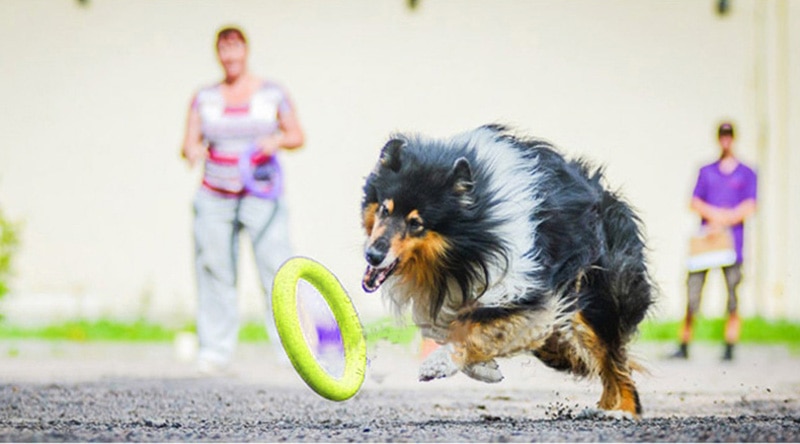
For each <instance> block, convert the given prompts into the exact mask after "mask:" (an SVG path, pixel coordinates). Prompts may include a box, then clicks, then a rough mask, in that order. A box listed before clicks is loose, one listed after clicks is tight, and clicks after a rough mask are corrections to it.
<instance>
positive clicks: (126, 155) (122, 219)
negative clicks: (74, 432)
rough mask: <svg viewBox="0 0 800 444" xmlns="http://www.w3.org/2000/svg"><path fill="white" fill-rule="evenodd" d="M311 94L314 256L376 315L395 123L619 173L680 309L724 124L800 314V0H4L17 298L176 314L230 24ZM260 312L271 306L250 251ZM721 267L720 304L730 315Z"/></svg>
mask: <svg viewBox="0 0 800 444" xmlns="http://www.w3.org/2000/svg"><path fill="white" fill-rule="evenodd" d="M225 24H237V25H240V26H242V27H243V28H244V30H245V31H246V32H247V33H248V36H249V40H250V67H251V69H252V71H254V72H255V73H256V74H257V75H261V76H264V77H266V78H268V79H272V80H276V81H278V82H279V83H281V84H283V85H284V86H285V87H286V88H287V89H288V91H289V92H290V94H291V95H292V96H293V99H294V101H295V104H296V106H297V110H298V114H299V118H300V120H301V123H302V125H303V127H304V129H305V131H306V135H307V144H306V146H305V148H304V149H303V150H301V151H298V152H292V153H286V154H285V155H284V156H283V161H284V165H285V169H286V170H287V182H288V183H287V187H286V192H287V196H288V200H289V205H290V211H291V215H290V217H291V223H292V242H293V245H294V247H295V251H296V253H297V254H300V255H304V256H309V257H312V258H315V259H316V260H318V261H320V262H322V263H323V264H325V265H326V266H327V267H328V268H330V269H331V270H332V271H333V272H334V273H336V274H337V276H338V277H339V279H340V280H341V281H342V283H343V284H344V285H345V287H346V288H347V290H348V291H349V293H350V295H351V296H352V298H353V300H354V302H355V304H356V306H357V308H358V310H359V312H360V313H361V315H362V318H364V319H365V320H366V321H369V320H373V319H380V318H383V317H386V316H388V315H389V314H390V313H389V310H388V309H387V308H386V307H385V306H384V304H383V302H382V301H381V299H380V297H379V296H378V295H374V294H373V295H367V294H365V293H363V291H362V290H361V287H360V280H361V276H362V273H363V270H364V261H363V259H362V252H361V248H362V242H363V237H362V232H361V226H360V216H359V208H360V207H359V204H360V199H361V186H362V184H363V180H364V178H365V176H366V175H367V174H368V172H369V171H370V169H371V168H372V166H373V164H374V162H375V161H376V159H377V155H378V152H379V149H380V148H381V146H382V145H383V143H384V142H385V141H386V140H387V137H388V136H389V134H390V133H392V132H394V131H411V132H422V133H426V134H430V135H433V136H442V137H444V136H449V135H451V134H454V133H457V132H461V131H464V130H468V129H471V128H473V127H476V126H479V125H482V124H485V123H490V122H502V123H507V124H511V125H514V126H516V127H518V128H519V129H520V130H521V131H523V132H526V133H530V134H533V135H537V136H540V137H543V138H545V139H548V140H550V141H552V142H553V143H555V144H556V145H557V146H559V147H560V148H561V149H562V151H563V152H564V153H565V154H567V155H570V156H576V155H581V156H586V157H587V158H589V159H591V160H593V161H594V162H595V163H597V164H602V165H605V166H606V169H607V178H608V181H609V183H610V185H611V187H612V188H615V189H619V190H620V191H621V192H622V193H623V194H624V195H625V196H626V197H627V199H628V200H629V201H630V202H631V203H632V204H633V206H634V207H636V208H637V209H638V210H639V212H640V214H641V216H642V219H643V220H644V224H645V228H646V234H647V236H648V239H649V246H650V253H649V259H650V263H651V266H652V271H653V275H654V277H655V279H656V280H657V283H658V284H659V286H660V288H661V297H660V300H659V303H658V305H657V307H656V309H655V311H654V313H653V314H654V317H656V318H659V319H677V318H679V317H681V316H682V314H683V309H684V306H685V303H686V302H685V298H686V295H685V273H686V269H685V260H686V256H687V251H688V237H689V235H690V234H691V233H692V232H693V231H694V230H695V229H696V227H697V225H698V220H697V217H696V216H694V215H693V214H692V213H690V212H689V200H690V196H691V192H692V187H693V185H694V180H695V179H696V174H697V170H698V168H699V167H700V166H701V165H703V164H706V163H710V162H712V161H714V160H715V159H716V157H717V156H718V150H719V148H718V145H717V141H716V128H717V125H718V124H719V122H720V121H721V120H723V119H729V120H731V121H733V122H734V124H735V125H736V129H737V145H736V146H737V148H736V151H737V153H738V155H739V156H740V158H741V159H743V160H744V161H745V162H747V163H749V164H750V165H754V166H755V167H756V168H757V171H758V173H759V180H760V183H759V210H758V213H757V215H756V217H755V218H754V219H753V220H752V221H751V223H749V224H748V226H747V238H748V243H747V245H746V254H747V262H746V263H745V273H746V274H745V278H744V281H743V284H742V287H741V290H740V306H741V311H742V313H743V314H744V315H745V316H763V317H767V318H788V319H795V320H797V319H800V301H799V300H798V294H797V291H796V290H793V289H796V288H798V286H799V285H800V276H798V273H797V272H796V271H795V270H797V269H798V268H799V267H800V236H799V235H798V230H796V229H792V225H791V223H790V221H791V220H798V218H800V193H798V191H797V190H798V189H800V183H799V181H800V175H795V174H792V171H797V170H800V150H798V149H797V145H798V143H800V3H797V2H790V1H788V0H747V1H745V0H727V1H726V0H721V1H720V0H670V1H656V0H608V1H603V2H598V1H594V0H493V1H485V0H484V1H481V0H417V1H411V2H409V1H406V0H380V1H375V0H338V1H326V0H296V1H279V0H249V1H248V0H240V1H235V2H231V1H226V0H171V1H147V2H143V1H133V0H83V1H78V0H3V1H2V2H0V57H1V58H0V60H2V68H0V98H2V99H0V100H1V106H0V136H1V137H2V143H1V144H0V211H2V216H3V218H4V219H5V220H6V221H7V222H8V223H11V224H12V225H13V226H14V227H15V228H16V233H17V238H18V248H17V249H16V250H15V253H14V256H13V261H12V274H10V275H9V276H8V277H7V278H6V282H5V284H6V285H7V287H8V292H7V294H6V295H5V297H4V298H3V299H2V300H0V313H2V314H3V315H4V316H5V319H6V321H8V322H13V323H17V324H45V323H50V322H59V321H62V320H66V319H76V318H86V319H94V318H110V319H120V320H126V319H141V318H144V319H148V320H151V321H152V322H161V323H167V324H172V325H180V324H184V323H187V322H191V321H192V320H193V316H194V308H195V284H194V276H193V268H192V254H193V250H192V249H193V245H192V235H191V216H192V215H191V200H192V197H193V194H194V192H195V190H196V189H197V187H198V185H199V180H200V171H199V169H196V170H193V171H192V170H190V169H189V168H188V167H187V166H186V165H185V163H184V161H183V160H182V159H181V158H180V156H179V151H180V146H181V143H182V136H183V131H184V125H185V119H186V113H187V110H188V106H189V102H190V100H191V97H192V95H193V94H194V92H195V91H196V90H197V89H198V88H199V87H201V86H204V85H208V84H211V83H214V82H216V81H218V80H219V79H220V78H221V76H222V72H221V70H220V68H219V66H218V64H217V61H216V59H215V53H214V37H215V32H216V31H217V29H219V28H220V27H221V26H222V25H225ZM240 267H241V270H240V287H241V291H242V294H241V296H242V297H241V299H240V301H239V304H240V307H241V309H242V314H243V317H244V318H245V319H254V320H259V319H263V317H264V310H265V303H264V301H263V299H262V297H261V294H260V290H259V288H258V284H257V278H256V274H255V270H254V265H253V261H252V257H251V253H250V250H249V244H248V243H247V242H244V243H243V248H242V258H241V261H240ZM722 281H723V280H722V278H721V275H719V274H717V273H714V274H712V277H711V278H710V279H709V282H708V284H707V287H706V291H705V292H704V300H703V305H702V312H703V313H706V314H708V315H711V316H722V315H723V313H724V303H725V298H724V297H723V294H724V293H723V291H724V284H723V282H722Z"/></svg>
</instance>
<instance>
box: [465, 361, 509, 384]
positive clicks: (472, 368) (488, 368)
mask: <svg viewBox="0 0 800 444" xmlns="http://www.w3.org/2000/svg"><path fill="white" fill-rule="evenodd" d="M461 371H462V372H464V374H465V375H467V376H469V377H470V378H472V379H477V380H478V381H483V382H488V383H495V382H500V381H502V380H503V373H502V372H501V371H500V366H499V365H498V364H497V361H495V360H494V359H492V360H491V361H486V362H476V363H475V364H470V365H468V366H466V367H464V368H462V369H461Z"/></svg>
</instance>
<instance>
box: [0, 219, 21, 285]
mask: <svg viewBox="0 0 800 444" xmlns="http://www.w3.org/2000/svg"><path fill="white" fill-rule="evenodd" d="M18 247H19V225H18V224H16V223H14V222H11V221H9V220H8V219H6V217H5V215H4V214H3V210H2V208H0V299H2V298H3V296H5V295H6V293H8V288H9V279H10V277H11V274H12V264H13V258H14V255H15V254H16V252H17V248H18Z"/></svg>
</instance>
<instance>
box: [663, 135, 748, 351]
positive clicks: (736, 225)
mask: <svg viewBox="0 0 800 444" xmlns="http://www.w3.org/2000/svg"><path fill="white" fill-rule="evenodd" d="M718 136H719V138H718V140H719V146H720V149H721V155H720V157H719V160H717V161H716V162H714V163H712V164H710V165H706V166H704V167H702V168H701V169H700V173H699V175H698V177H697V183H696V185H695V187H694V192H693V194H692V202H691V209H692V211H693V212H695V213H697V214H698V215H699V216H700V218H701V219H702V226H703V228H704V229H705V230H706V231H718V230H730V231H731V234H732V235H733V241H734V248H735V250H736V261H735V262H734V263H733V264H732V265H729V266H724V267H722V271H723V274H724V275H725V284H726V286H727V289H728V319H727V322H726V325H725V353H724V355H723V360H732V359H733V348H734V345H735V344H736V343H737V342H738V340H739V332H740V320H739V316H738V314H737V303H738V296H737V294H736V288H737V286H738V285H739V282H740V281H741V279H742V259H743V257H742V247H743V244H744V221H745V219H747V218H748V217H750V216H751V215H752V214H753V213H755V211H756V187H757V178H756V173H755V171H753V170H752V169H751V168H750V167H748V166H747V165H745V164H744V163H742V162H741V161H740V160H739V159H737V158H736V155H735V154H734V152H733V145H734V129H733V125H732V124H730V123H727V122H726V123H722V124H721V125H720V126H719V130H718ZM707 273H708V270H697V271H691V272H689V276H688V279H687V296H688V303H687V306H686V317H685V318H684V322H683V328H682V330H681V338H680V341H681V342H680V347H679V349H678V351H677V352H675V354H674V355H673V357H675V358H682V359H687V358H688V357H689V350H688V348H689V341H690V340H691V336H692V323H693V320H694V315H695V313H696V312H697V309H698V308H699V307H700V297H701V295H702V291H703V284H704V283H705V280H706V274H707Z"/></svg>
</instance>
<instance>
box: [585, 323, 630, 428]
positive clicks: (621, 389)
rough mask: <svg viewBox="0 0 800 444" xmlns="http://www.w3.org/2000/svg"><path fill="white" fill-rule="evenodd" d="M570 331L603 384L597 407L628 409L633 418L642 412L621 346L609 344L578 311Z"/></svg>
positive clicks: (626, 410) (612, 409) (618, 409)
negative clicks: (591, 362) (586, 353)
mask: <svg viewBox="0 0 800 444" xmlns="http://www.w3.org/2000/svg"><path fill="white" fill-rule="evenodd" d="M572 327H573V332H574V334H575V337H576V339H577V341H578V343H579V344H577V345H578V347H582V348H583V349H584V351H586V352H588V354H589V355H590V356H589V357H587V358H589V359H591V360H592V361H593V364H594V366H595V369H594V370H595V372H596V373H597V374H598V375H599V376H600V379H601V381H602V383H603V394H602V395H601V396H600V401H599V402H598V403H597V406H598V407H599V408H601V409H603V410H607V411H622V412H627V413H628V414H630V415H631V416H632V417H634V418H638V417H639V415H641V413H642V406H641V404H640V403H639V393H638V392H637V391H636V386H635V385H634V383H633V378H632V377H631V370H630V366H629V364H628V360H627V355H626V353H625V350H624V348H622V347H609V346H608V345H607V344H606V343H605V342H604V341H603V340H602V339H601V338H600V337H598V336H597V334H596V333H595V331H594V329H593V328H592V326H591V325H589V324H588V323H587V322H586V320H585V319H584V317H583V314H582V313H580V312H579V313H577V314H576V315H575V317H574V319H573V323H572Z"/></svg>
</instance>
